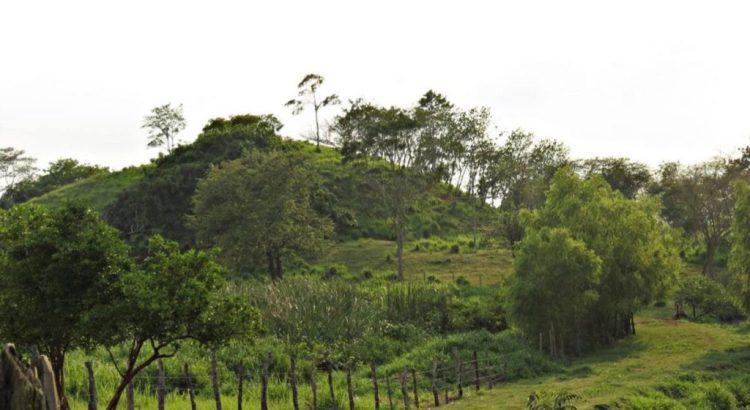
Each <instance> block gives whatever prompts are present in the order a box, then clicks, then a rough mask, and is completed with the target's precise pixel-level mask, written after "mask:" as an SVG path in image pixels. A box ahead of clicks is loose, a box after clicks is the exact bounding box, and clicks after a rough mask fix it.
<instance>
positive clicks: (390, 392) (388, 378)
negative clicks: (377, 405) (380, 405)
mask: <svg viewBox="0 0 750 410" xmlns="http://www.w3.org/2000/svg"><path fill="white" fill-rule="evenodd" d="M385 386H386V389H387V390H388V405H389V407H390V408H391V410H393V409H395V407H394V406H393V389H391V375H390V374H389V373H386V374H385Z"/></svg>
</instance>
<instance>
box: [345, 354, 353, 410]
mask: <svg viewBox="0 0 750 410" xmlns="http://www.w3.org/2000/svg"><path fill="white" fill-rule="evenodd" d="M346 394H347V395H348V396H349V410H354V389H353V388H352V366H351V364H347V365H346Z"/></svg>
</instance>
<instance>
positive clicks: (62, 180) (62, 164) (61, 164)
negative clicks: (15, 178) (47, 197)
mask: <svg viewBox="0 0 750 410" xmlns="http://www.w3.org/2000/svg"><path fill="white" fill-rule="evenodd" d="M107 172H109V170H108V169H107V168H105V167H100V166H97V165H88V164H81V163H80V162H78V161H77V160H75V159H72V158H61V159H58V160H57V161H54V162H51V163H50V164H49V168H47V170H45V172H44V173H43V174H42V175H40V176H39V177H37V178H33V177H27V178H25V179H23V180H21V181H19V182H18V183H16V184H15V186H13V187H12V188H9V189H7V190H6V191H5V193H4V194H3V196H2V198H0V206H2V207H4V208H9V207H11V206H13V205H15V204H20V203H23V202H26V201H28V200H29V199H31V198H35V197H38V196H41V195H44V194H46V193H47V192H50V191H52V190H54V189H57V188H59V187H61V186H63V185H66V184H70V183H72V182H75V181H78V180H81V179H84V178H88V177H90V176H92V175H97V174H101V173H107Z"/></svg>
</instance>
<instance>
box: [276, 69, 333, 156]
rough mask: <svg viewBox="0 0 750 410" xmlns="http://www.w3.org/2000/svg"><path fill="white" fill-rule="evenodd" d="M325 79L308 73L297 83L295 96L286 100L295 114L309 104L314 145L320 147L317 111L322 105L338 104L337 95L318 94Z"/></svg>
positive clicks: (318, 111)
mask: <svg viewBox="0 0 750 410" xmlns="http://www.w3.org/2000/svg"><path fill="white" fill-rule="evenodd" d="M324 81H325V79H324V78H323V76H321V75H318V74H308V75H306V76H305V77H304V78H303V79H302V81H300V82H299V84H297V90H298V92H297V96H298V97H299V98H293V99H291V100H289V101H287V102H286V104H285V105H286V106H287V107H291V108H292V113H293V114H295V115H297V114H299V113H301V112H302V111H304V110H305V106H306V105H311V106H312V108H313V111H314V113H315V146H316V147H317V148H320V118H319V113H320V110H321V109H322V108H323V107H327V106H329V105H336V104H339V103H340V102H341V101H340V100H339V97H338V95H336V94H331V95H328V96H326V97H322V96H320V95H318V88H319V87H320V86H321V85H323V82H324Z"/></svg>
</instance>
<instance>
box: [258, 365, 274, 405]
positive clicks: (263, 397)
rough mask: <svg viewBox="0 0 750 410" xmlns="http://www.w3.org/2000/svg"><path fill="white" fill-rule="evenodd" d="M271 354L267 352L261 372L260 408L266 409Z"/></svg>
mask: <svg viewBox="0 0 750 410" xmlns="http://www.w3.org/2000/svg"><path fill="white" fill-rule="evenodd" d="M272 358H273V354H272V353H271V352H268V353H267V354H266V359H265V360H263V374H262V375H261V378H260V381H261V390H260V408H261V410H268V368H269V367H271V359H272Z"/></svg>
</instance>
